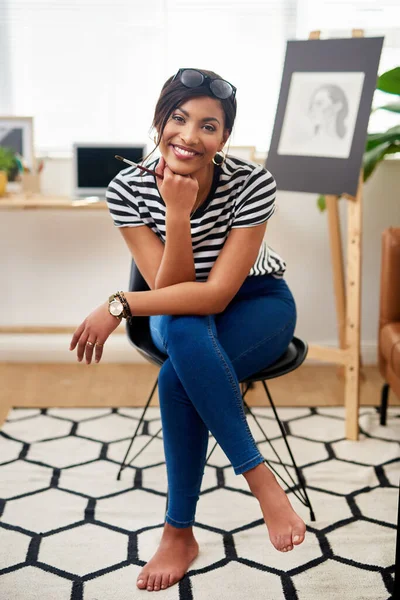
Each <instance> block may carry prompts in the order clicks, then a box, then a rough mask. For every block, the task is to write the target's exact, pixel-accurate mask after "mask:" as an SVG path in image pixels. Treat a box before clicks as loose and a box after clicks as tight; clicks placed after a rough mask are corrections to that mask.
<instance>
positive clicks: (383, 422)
mask: <svg viewBox="0 0 400 600" xmlns="http://www.w3.org/2000/svg"><path fill="white" fill-rule="evenodd" d="M389 389H390V387H389V384H388V383H384V384H383V386H382V391H381V411H380V412H381V418H380V424H381V425H386V413H387V405H388V396H389Z"/></svg>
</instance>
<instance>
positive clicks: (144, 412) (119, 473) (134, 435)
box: [117, 377, 161, 481]
mask: <svg viewBox="0 0 400 600" xmlns="http://www.w3.org/2000/svg"><path fill="white" fill-rule="evenodd" d="M157 384H158V377H157V379H156V382H155V384H154V386H153V389H152V390H151V393H150V396H149V399H148V400H147V403H146V406H145V407H144V410H143V412H142V416H141V417H140V420H139V423H138V425H137V427H136V431H135V433H134V434H133V436H132V439H131V442H130V444H129V447H128V450H127V451H126V454H125V457H124V460H123V461H122V463H121V466H120V469H119V471H118V475H117V480H118V481H119V480H120V479H121V473H122V471H123V470H124V469H125V468H126V467H127V466H128V465H126V464H125V461H126V459H127V458H128V454H129V452H130V449H131V448H132V444H133V442H134V441H135V438H136V435H137V432H138V431H139V427H140V426H141V424H142V422H143V419H144V416H145V414H146V411H147V409H148V407H149V404H150V402H151V399H152V398H153V395H154V392H155V390H156V387H157ZM159 431H161V429H160V430H159ZM159 431H158V432H157V433H156V434H155V435H153V436H152V438H151V440H149V441H148V443H147V444H146V446H148V444H149V443H150V442H151V441H152V439H153V438H154V437H155V436H156V435H157V434H158V433H159ZM146 446H144V447H143V448H142V449H141V450H140V452H142V451H143V450H144V448H145V447H146ZM138 454H139V453H138ZM138 454H137V455H136V456H138ZM136 456H134V458H136ZM132 460H133V459H132ZM130 462H132V461H130Z"/></svg>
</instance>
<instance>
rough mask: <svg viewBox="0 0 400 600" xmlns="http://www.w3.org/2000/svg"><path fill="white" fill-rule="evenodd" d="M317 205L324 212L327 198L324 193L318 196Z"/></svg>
mask: <svg viewBox="0 0 400 600" xmlns="http://www.w3.org/2000/svg"><path fill="white" fill-rule="evenodd" d="M317 206H318V208H319V210H320V211H321V212H324V210H325V209H326V198H325V196H324V195H323V194H321V195H320V196H318V200H317Z"/></svg>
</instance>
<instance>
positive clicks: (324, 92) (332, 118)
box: [308, 85, 349, 138]
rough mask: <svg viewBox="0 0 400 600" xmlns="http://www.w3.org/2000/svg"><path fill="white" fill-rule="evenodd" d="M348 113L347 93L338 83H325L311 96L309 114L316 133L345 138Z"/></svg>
mask: <svg viewBox="0 0 400 600" xmlns="http://www.w3.org/2000/svg"><path fill="white" fill-rule="evenodd" d="M348 113H349V104H348V102H347V98H346V94H345V93H344V91H343V90H342V88H341V87H339V86H338V85H323V86H321V87H319V88H318V89H317V90H316V91H315V92H314V93H313V94H312V96H311V98H310V104H309V109H308V116H309V118H310V119H311V122H312V124H313V130H314V135H320V134H325V135H327V136H332V137H338V138H343V137H344V136H345V134H346V117H347V115H348Z"/></svg>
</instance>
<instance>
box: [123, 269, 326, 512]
mask: <svg viewBox="0 0 400 600" xmlns="http://www.w3.org/2000/svg"><path fill="white" fill-rule="evenodd" d="M149 289H150V288H149V286H148V285H147V283H146V281H145V279H143V277H142V275H141V273H140V271H139V269H138V268H137V266H136V264H135V262H134V261H133V260H132V266H131V275H130V284H129V291H132V292H140V291H147V290H149ZM126 331H127V334H128V339H129V341H130V343H131V344H132V346H134V348H136V350H137V351H138V352H139V354H141V355H142V356H143V357H144V358H145V359H146V360H148V361H149V362H151V363H153V364H154V365H156V366H159V367H161V366H162V365H163V364H164V362H165V360H166V359H167V357H166V356H165V354H163V353H162V352H160V351H159V350H158V348H157V347H156V346H155V345H154V344H153V340H152V338H151V334H150V326H149V317H148V316H146V317H133V319H132V321H131V323H127V325H126ZM307 352H308V346H307V344H306V343H305V342H303V341H302V340H300V339H299V338H296V337H293V339H292V341H291V342H290V344H289V347H288V348H287V350H286V352H285V353H284V354H283V355H282V356H281V357H280V358H279V359H278V360H277V361H276V362H274V363H273V364H272V365H270V366H268V367H267V368H265V369H262V370H261V371H259V372H258V373H255V374H254V375H251V376H250V377H246V378H245V379H243V380H242V381H240V388H241V393H242V399H243V404H244V411H245V414H246V415H247V414H251V416H252V417H253V419H254V420H255V422H256V423H257V426H258V427H259V429H260V431H261V432H262V434H263V436H264V439H265V441H266V442H268V443H269V444H270V446H271V448H272V450H273V452H274V453H275V455H276V457H277V461H278V463H279V464H280V465H281V466H282V467H283V468H284V470H285V471H286V473H287V475H288V477H289V478H290V480H291V482H292V483H291V484H289V483H287V482H286V481H285V480H284V478H283V477H282V476H281V475H280V474H279V473H278V472H277V471H276V470H275V468H274V466H273V463H272V462H271V461H268V460H266V459H265V462H266V463H267V464H268V466H269V467H270V469H271V470H272V471H274V472H275V474H276V475H277V476H278V477H279V478H280V479H281V480H282V481H283V482H284V484H285V485H286V486H287V487H288V488H289V490H290V491H292V492H293V493H294V495H295V496H296V497H297V498H298V499H299V500H300V502H301V503H302V504H304V506H307V507H308V508H309V510H310V518H311V521H315V515H314V511H313V509H312V506H311V502H310V500H309V497H308V494H307V490H306V487H305V482H304V477H303V474H302V472H301V470H300V469H299V467H298V466H297V464H296V461H295V459H294V456H293V454H292V451H291V449H290V446H289V442H288V440H287V437H286V431H285V428H284V426H283V424H282V422H281V421H280V419H279V417H278V414H277V412H276V408H275V405H274V403H273V401H272V398H271V394H270V393H269V390H268V387H267V385H266V383H265V381H266V380H267V379H274V378H275V377H280V376H281V375H286V373H290V372H291V371H294V370H295V369H297V368H298V367H299V366H300V365H301V364H302V363H303V362H304V360H305V358H306V356H307ZM256 381H261V382H262V384H263V387H264V389H265V392H266V394H267V397H268V400H269V402H270V404H271V407H272V410H273V412H274V415H275V419H276V421H277V423H278V425H279V428H280V431H281V433H282V437H283V439H284V442H285V444H286V448H287V450H288V452H289V456H290V458H291V461H292V466H293V467H294V470H295V473H296V476H297V482H296V481H294V479H293V477H292V475H291V473H290V472H289V471H288V469H287V467H286V465H285V464H283V462H282V460H281V459H280V457H279V455H278V454H277V452H276V450H275V448H274V447H273V445H272V443H271V441H270V440H269V439H268V438H267V436H266V435H265V432H264V430H263V428H262V427H261V425H260V423H259V421H258V419H257V417H256V415H255V414H254V413H253V412H252V410H251V409H250V407H249V406H248V404H247V403H246V401H245V399H244V398H245V395H246V393H247V392H248V390H249V389H250V388H251V386H252V385H253V384H254V382H256ZM157 384H158V378H157V380H156V382H155V384H154V386H153V389H152V390H151V393H150V396H149V398H148V400H147V403H146V406H145V407H144V409H143V413H142V415H141V417H140V419H139V423H138V425H137V427H136V431H135V433H134V434H133V437H132V439H131V441H130V444H129V447H128V449H127V451H126V454H125V457H124V459H123V461H122V463H121V467H120V469H119V472H118V475H117V479H118V480H119V479H120V478H121V473H122V471H123V470H124V469H125V468H126V467H127V466H129V465H130V464H131V463H132V462H133V461H134V460H135V458H137V457H138V456H139V454H141V453H142V452H143V450H144V449H145V448H147V446H148V445H149V444H150V443H151V442H152V440H153V439H154V438H155V437H157V435H158V434H159V433H160V432H161V430H162V427H161V428H160V429H159V430H158V431H157V433H155V434H154V435H152V436H151V438H150V439H149V441H148V442H147V443H146V444H145V445H144V446H143V448H141V449H140V450H139V452H137V454H135V456H134V457H133V458H132V459H131V460H130V461H129V463H126V460H127V458H128V455H129V452H130V449H131V448H132V445H133V442H134V440H135V438H136V436H137V434H138V431H139V429H140V426H141V424H142V422H143V419H144V417H145V414H146V411H147V409H148V407H149V405H150V402H151V400H152V398H153V395H154V392H155V390H156V387H157ZM216 446H217V442H215V444H214V447H213V448H212V450H211V452H210V453H209V455H208V457H207V460H206V464H207V462H208V459H209V458H210V456H211V454H212V453H213V452H214V449H215V448H216ZM167 506H168V495H167Z"/></svg>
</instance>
